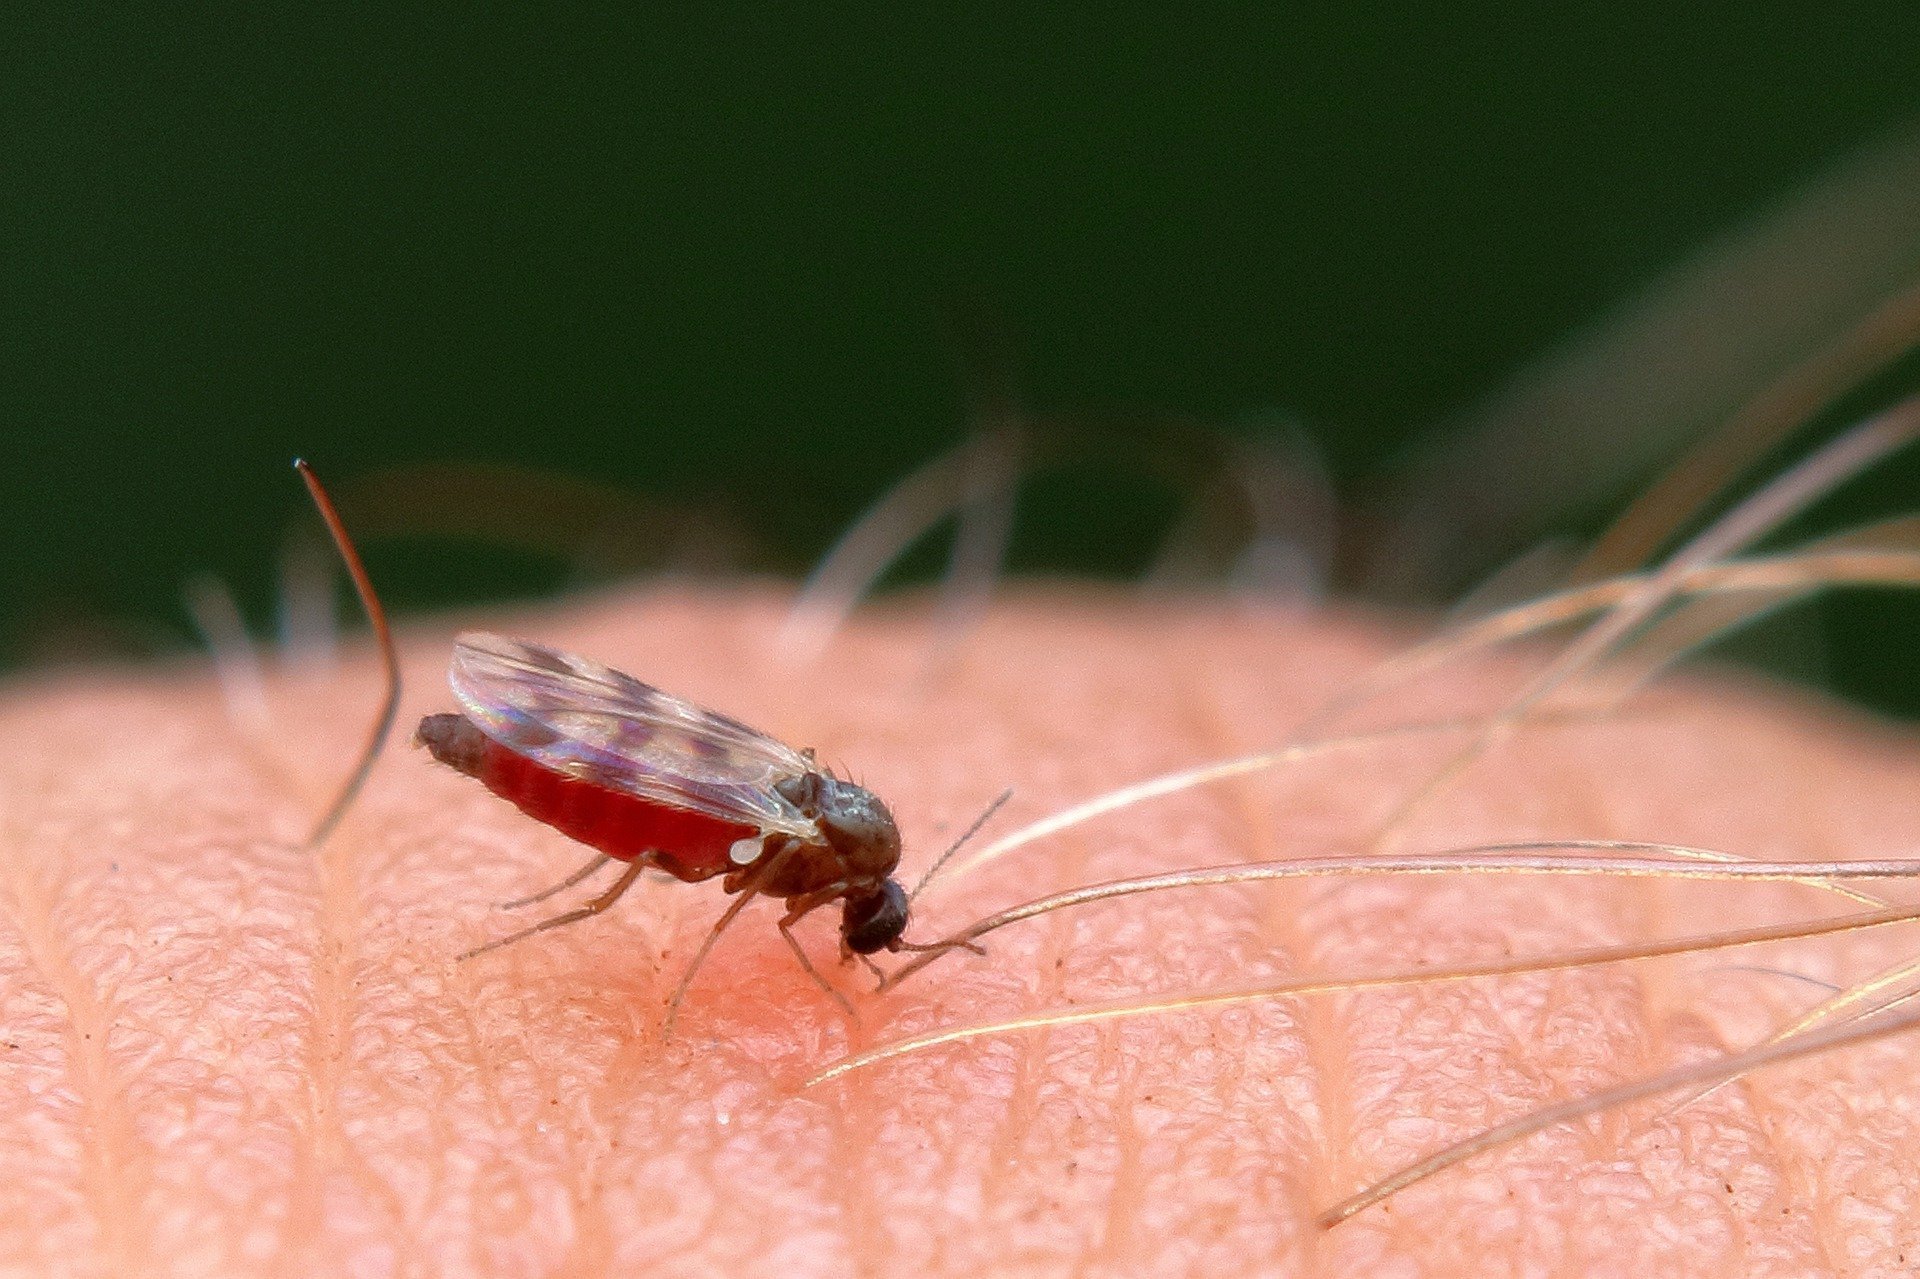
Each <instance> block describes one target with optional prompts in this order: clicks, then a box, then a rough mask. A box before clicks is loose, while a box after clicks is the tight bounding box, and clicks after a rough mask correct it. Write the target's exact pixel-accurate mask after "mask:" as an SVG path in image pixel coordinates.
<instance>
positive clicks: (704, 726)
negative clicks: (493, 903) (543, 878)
mask: <svg viewBox="0 0 1920 1279" xmlns="http://www.w3.org/2000/svg"><path fill="white" fill-rule="evenodd" d="M448 682H449V683H450V685H451V686H452V688H453V692H454V696H455V698H456V699H457V700H458V701H459V702H460V705H461V712H460V713H458V714H442V715H429V716H427V717H426V718H425V719H424V720H422V721H421V723H420V728H419V731H418V733H417V735H416V740H418V741H419V742H420V743H421V744H422V745H424V746H426V748H427V749H428V750H429V751H431V752H432V754H433V756H434V758H435V759H437V760H439V761H440V762H441V763H443V764H446V765H448V766H450V767H452V768H454V769H457V770H458V771H460V772H462V773H465V774H466V775H467V776H469V777H472V778H474V779H476V780H477V781H479V782H481V783H482V784H483V785H485V786H486V787H487V789H489V790H491V791H492V792H493V793H494V794H496V795H499V796H500V797H501V798H503V799H507V800H510V801H511V802H512V803H514V804H515V805H516V806H518V807H519V808H520V810H521V811H522V812H525V813H526V814H527V815H528V816H530V817H533V818H535V819H537V820H539V821H542V822H545V823H546V824H548V825H550V826H552V827H554V828H555V829H556V830H559V831H560V832H561V833H563V834H565V835H567V836H569V837H571V838H573V839H576V840H578V841H580V842H581V843H583V844H586V845H588V846H589V847H591V848H594V849H596V850H597V851H598V852H599V853H600V854H601V855H602V856H601V858H600V859H596V860H595V861H594V862H593V863H591V864H590V865H589V866H588V867H586V868H585V869H584V870H582V871H581V872H580V873H579V874H578V875H576V876H574V877H573V878H571V879H569V880H567V881H565V883H563V884H562V885H560V886H559V887H567V886H570V885H572V884H574V883H578V882H579V881H580V880H581V879H583V878H585V877H586V875H587V874H589V873H591V872H592V871H593V870H595V869H597V868H598V867H599V866H600V865H601V864H602V861H603V860H604V859H607V858H611V859H613V860H617V861H622V862H626V863H628V869H627V870H626V871H625V872H624V873H623V874H622V875H621V877H620V879H619V880H618V881H617V882H616V883H615V885H614V886H613V888H612V889H611V890H610V891H609V892H608V893H606V894H603V895H602V896H601V897H600V898H596V899H595V900H594V901H593V902H592V903H590V904H589V905H588V906H586V907H583V908H581V909H580V910H577V911H573V912H569V913H568V914H566V915H561V916H558V917H556V918H554V919H551V920H548V921H546V922H544V923H542V924H540V925H537V926H535V927H534V928H530V929H526V930H524V931H523V932H520V933H516V934H513V935H512V936H510V937H506V938H502V939H501V940H500V941H497V942H494V943H491V944H490V945H489V946H486V947H482V948H480V949H482V950H486V949H492V948H493V947H494V946H500V945H505V944H506V943H507V942H510V941H514V940H518V939H519V938H520V937H524V936H527V935H529V934H531V933H534V932H538V931H542V930H543V929H546V928H549V927H554V926H557V925H559V924H561V923H570V922H572V921H573V920H575V919H579V918H584V917H585V916H586V915H589V914H598V913H599V912H600V911H601V910H604V909H605V908H606V907H607V906H609V905H611V904H612V902H613V901H614V900H615V899H617V898H618V897H619V895H620V894H621V893H622V892H624V891H625V890H626V888H627V887H628V886H629V885H630V884H631V883H632V882H633V880H634V878H635V877H637V875H638V873H639V871H640V870H641V869H643V868H646V867H653V868H655V869H658V870H661V871H664V872H666V873H667V874H669V875H672V876H673V877H674V878H676V879H680V880H683V881H686V882H688V883H698V882H700V881H702V880H707V879H712V878H714V877H716V876H724V877H725V878H724V879H723V880H722V886H723V887H724V888H725V890H726V891H727V892H728V893H734V894H740V895H741V901H740V902H736V903H735V905H734V907H733V908H731V909H730V910H729V911H728V913H727V915H725V916H723V917H722V919H721V921H720V923H719V924H718V925H716V927H715V931H716V933H717V931H718V929H719V928H721V927H724V926H725V925H726V924H727V923H728V922H730V921H731V919H732V916H733V914H734V912H735V911H736V910H737V909H738V907H739V905H740V904H741V903H742V902H744V901H745V900H746V899H747V898H749V897H751V896H753V895H755V894H760V895H765V896H771V897H779V898H782V899H784V900H785V902H786V905H787V915H786V917H785V918H784V919H783V920H782V921H781V929H782V931H783V932H784V931H785V930H787V929H789V928H790V927H791V926H792V925H793V924H794V923H795V922H796V921H798V920H799V919H800V918H801V917H803V916H805V915H807V914H809V913H810V912H812V911H814V910H817V909H819V908H820V907H822V906H826V905H829V904H831V903H834V902H839V903H841V921H840V938H841V943H842V945H843V946H844V948H845V949H846V951H847V952H849V953H852V954H858V955H870V954H872V953H874V952H876V951H880V950H900V949H905V948H908V943H905V942H903V941H902V940H901V934H902V933H903V932H904V931H905V930H906V926H907V895H906V893H905V892H904V891H903V890H902V889H901V887H900V884H899V883H898V881H896V880H895V879H894V878H893V871H894V869H895V867H897V866H898V865H899V863H900V833H899V830H898V828H897V827H896V826H895V824H894V821H893V816H892V814H891V813H889V812H888V811H887V808H886V805H885V804H883V803H881V802H880V800H879V798H878V797H877V796H875V795H874V794H873V793H872V792H871V791H869V790H867V789H866V788H864V787H861V786H858V785H855V784H854V783H852V782H848V781H843V780H841V779H839V778H836V777H834V776H833V775H832V774H831V773H828V772H826V771H825V770H823V769H819V768H816V767H815V766H814V762H813V756H812V753H811V752H802V751H795V750H793V749H792V748H790V747H788V746H786V745H784V744H783V743H781V742H779V741H778V740H776V739H774V738H772V737H769V736H767V735H766V734H764V733H760V732H757V731H756V730H754V729H751V728H748V727H747V726H746V725H744V724H741V723H740V722H738V721H737V720H732V719H729V718H727V717H726V716H724V715H719V714H716V713H714V712H712V711H707V710H703V709H701V708H700V707H697V706H694V705H693V704H692V703H690V702H686V701H682V700H681V699H679V698H677V697H673V696H671V695H669V694H667V693H663V692H661V691H660V690H659V689H656V688H653V687H652V686H650V685H647V684H643V683H641V682H640V681H639V680H636V679H633V678H632V677H630V676H628V675H624V674H622V673H621V672H619V671H616V670H613V669H612V668H610V667H606V666H602V665H600V664H599V663H597V662H591V661H588V660H586V659H584V658H579V657H574V656H571V655H569V654H565V653H561V652H557V651H555V650H553V649H550V648H546V647H544V646H542V645H539V644H532V643H528V642H526V641H523V640H511V639H503V638H501V637H499V636H496V635H486V634H479V633H470V634H466V635H462V636H460V638H459V639H458V640H457V641H456V642H455V644H454V652H453V661H452V663H451V665H450V667H449V670H448ZM551 891H558V888H556V889H553V890H550V892H551ZM548 895H549V894H548V893H542V894H540V895H538V896H537V897H534V898H529V899H527V902H531V901H537V900H541V899H542V898H544V897H546V896H548ZM517 904H526V902H523V903H517ZM788 941H789V942H792V941H793V938H792V936H791V934H788ZM709 942H711V937H710V938H709ZM795 950H796V953H798V951H799V947H798V945H797V944H795ZM469 953H470V954H473V953H478V951H474V952H469ZM802 959H803V962H804V955H802ZM808 969H809V971H810V972H811V971H812V966H811V965H810V964H809V965H808ZM816 975H817V974H816ZM823 984H824V983H823Z"/></svg>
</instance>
